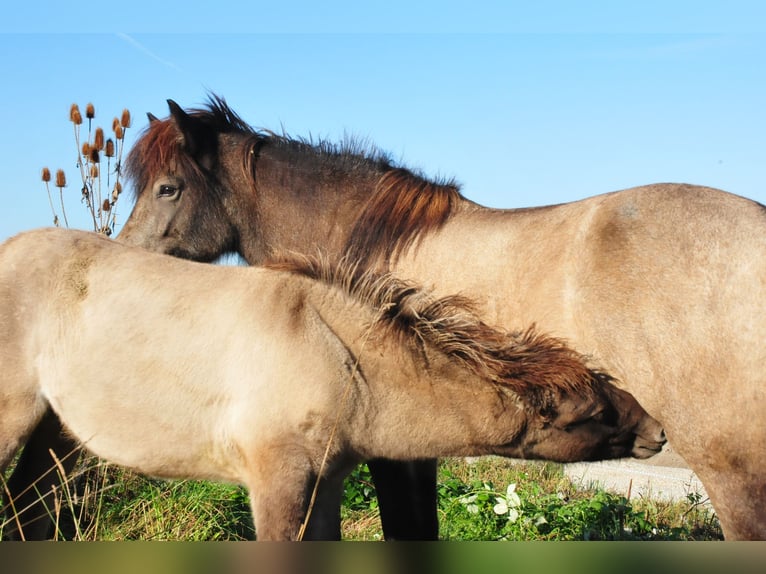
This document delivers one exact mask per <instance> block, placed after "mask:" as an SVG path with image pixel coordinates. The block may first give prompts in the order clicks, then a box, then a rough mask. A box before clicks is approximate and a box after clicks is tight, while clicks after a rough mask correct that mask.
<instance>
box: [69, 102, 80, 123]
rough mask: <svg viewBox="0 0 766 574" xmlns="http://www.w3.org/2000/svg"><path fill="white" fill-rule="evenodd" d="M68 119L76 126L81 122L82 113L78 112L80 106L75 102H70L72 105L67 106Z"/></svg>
mask: <svg viewBox="0 0 766 574" xmlns="http://www.w3.org/2000/svg"><path fill="white" fill-rule="evenodd" d="M69 121H71V122H72V123H74V124H75V125H76V126H79V125H80V124H81V123H82V114H80V106H78V105H77V104H72V107H71V108H69Z"/></svg>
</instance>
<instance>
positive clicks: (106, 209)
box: [101, 199, 112, 213]
mask: <svg viewBox="0 0 766 574" xmlns="http://www.w3.org/2000/svg"><path fill="white" fill-rule="evenodd" d="M111 208H112V206H111V205H109V200H108V199H105V200H104V203H102V204H101V211H103V212H104V213H108V212H109V210H110V209H111Z"/></svg>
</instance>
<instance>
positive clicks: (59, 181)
mask: <svg viewBox="0 0 766 574" xmlns="http://www.w3.org/2000/svg"><path fill="white" fill-rule="evenodd" d="M56 187H66V174H65V173H64V170H63V169H59V170H56Z"/></svg>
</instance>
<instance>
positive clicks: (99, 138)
mask: <svg viewBox="0 0 766 574" xmlns="http://www.w3.org/2000/svg"><path fill="white" fill-rule="evenodd" d="M93 147H94V148H96V149H97V150H98V151H101V150H102V149H104V130H102V129H101V128H96V134H95V135H94V136H93Z"/></svg>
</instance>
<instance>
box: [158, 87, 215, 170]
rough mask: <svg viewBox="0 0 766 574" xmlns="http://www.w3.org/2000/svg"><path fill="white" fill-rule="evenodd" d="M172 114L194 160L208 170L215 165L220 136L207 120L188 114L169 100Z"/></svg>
mask: <svg viewBox="0 0 766 574" xmlns="http://www.w3.org/2000/svg"><path fill="white" fill-rule="evenodd" d="M168 107H169V108H170V116H171V117H172V118H173V121H174V122H175V124H176V126H177V127H178V130H179V131H180V132H181V135H182V136H183V138H184V146H185V148H186V151H187V152H188V154H189V155H190V156H192V157H193V158H194V160H195V161H196V162H197V163H199V164H200V165H201V166H202V167H204V168H205V169H207V170H211V169H212V168H213V166H214V165H215V162H216V159H217V154H216V149H217V147H218V138H217V136H216V133H215V131H214V130H212V129H211V128H210V127H209V126H208V125H207V124H205V122H203V121H201V120H200V119H198V118H195V117H194V116H191V115H189V114H187V113H186V112H185V111H184V110H183V109H182V108H181V106H179V105H178V104H177V103H175V102H174V101H173V100H168Z"/></svg>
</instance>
